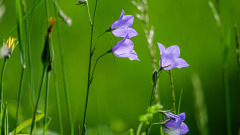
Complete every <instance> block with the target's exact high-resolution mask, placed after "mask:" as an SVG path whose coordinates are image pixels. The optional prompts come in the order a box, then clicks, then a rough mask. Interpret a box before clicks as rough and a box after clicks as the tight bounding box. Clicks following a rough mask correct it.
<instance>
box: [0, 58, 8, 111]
mask: <svg viewBox="0 0 240 135" xmlns="http://www.w3.org/2000/svg"><path fill="white" fill-rule="evenodd" d="M7 60H8V58H4V62H3V67H2V74H1V84H0V94H1V96H0V97H1V100H0V104H1V106H0V107H1V108H0V109H1V110H0V112H2V111H3V76H4V71H5V67H6V65H7Z"/></svg>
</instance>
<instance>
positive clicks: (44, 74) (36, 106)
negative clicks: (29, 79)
mask: <svg viewBox="0 0 240 135" xmlns="http://www.w3.org/2000/svg"><path fill="white" fill-rule="evenodd" d="M46 73H47V67H46V66H44V68H43V73H42V80H41V85H40V89H39V93H38V97H37V101H36V105H35V109H34V113H33V119H32V125H31V131H30V135H32V132H33V128H34V126H35V119H36V114H37V109H38V105H39V101H40V99H41V95H42V90H43V85H44V81H45V76H46Z"/></svg>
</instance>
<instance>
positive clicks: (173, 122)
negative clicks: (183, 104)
mask: <svg viewBox="0 0 240 135" xmlns="http://www.w3.org/2000/svg"><path fill="white" fill-rule="evenodd" d="M165 114H166V115H167V116H168V117H169V118H170V119H168V120H167V121H166V124H165V126H166V127H167V128H166V127H163V129H164V131H165V132H167V133H168V134H169V135H184V134H186V133H187V132H188V131H189V129H188V127H187V125H186V124H185V123H184V122H183V121H184V120H185V117H186V116H185V113H181V114H178V115H175V114H172V113H165Z"/></svg>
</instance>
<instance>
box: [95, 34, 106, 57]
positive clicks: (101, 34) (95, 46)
mask: <svg viewBox="0 0 240 135" xmlns="http://www.w3.org/2000/svg"><path fill="white" fill-rule="evenodd" d="M106 32H107V31H105V32H103V33H102V34H101V35H99V36H98V37H97V40H96V42H95V44H94V47H93V50H92V56H93V54H94V52H95V49H96V46H97V41H98V39H99V38H100V37H101V36H102V35H104V34H105V33H106Z"/></svg>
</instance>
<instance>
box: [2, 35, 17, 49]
mask: <svg viewBox="0 0 240 135" xmlns="http://www.w3.org/2000/svg"><path fill="white" fill-rule="evenodd" d="M16 41H17V39H16V38H13V37H9V38H8V40H7V41H6V43H5V44H6V45H7V46H8V48H9V49H11V52H12V51H13V49H14V48H15V46H16Z"/></svg>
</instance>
